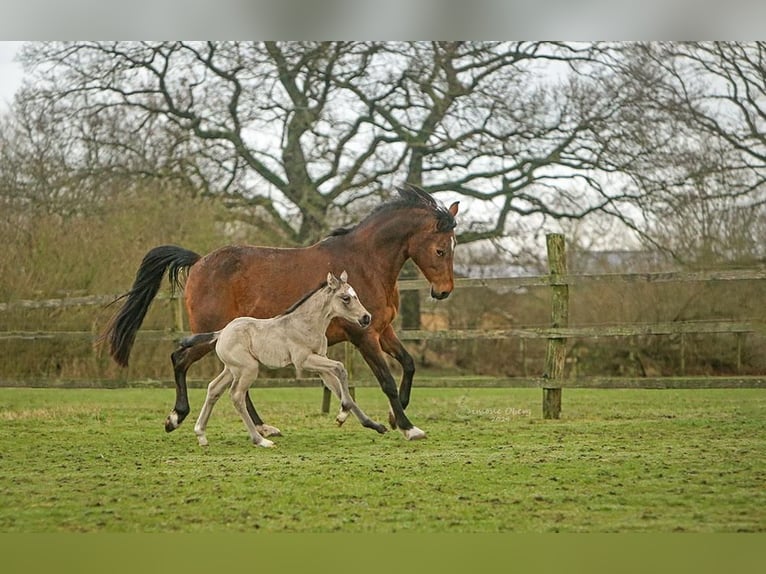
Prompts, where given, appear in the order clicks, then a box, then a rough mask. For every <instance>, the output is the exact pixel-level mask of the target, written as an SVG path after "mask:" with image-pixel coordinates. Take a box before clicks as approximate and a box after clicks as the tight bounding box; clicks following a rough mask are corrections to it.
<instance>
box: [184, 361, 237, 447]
mask: <svg viewBox="0 0 766 574" xmlns="http://www.w3.org/2000/svg"><path fill="white" fill-rule="evenodd" d="M233 380H234V378H233V377H232V375H231V371H229V369H228V368H227V367H224V368H223V371H221V372H220V373H219V374H218V376H217V377H216V378H215V379H213V380H212V381H211V382H210V384H209V385H208V386H207V396H206V397H205V404H204V405H202V410H201V411H200V413H199V416H198V417H197V422H196V424H195V425H194V432H195V434H196V435H197V440H198V441H199V444H200V446H207V445H208V442H207V437H206V436H205V429H206V428H207V422H208V420H209V419H210V413H212V412H213V407H214V406H215V403H216V402H218V399H220V398H221V395H222V394H223V393H224V391H225V390H226V387H228V386H229V385H230V384H231V383H232V381H233Z"/></svg>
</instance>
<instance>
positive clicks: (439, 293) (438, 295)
mask: <svg viewBox="0 0 766 574" xmlns="http://www.w3.org/2000/svg"><path fill="white" fill-rule="evenodd" d="M450 293H452V291H434V290H433V289H431V297H433V298H434V299H438V300H442V299H446V298H447V297H449V295H450Z"/></svg>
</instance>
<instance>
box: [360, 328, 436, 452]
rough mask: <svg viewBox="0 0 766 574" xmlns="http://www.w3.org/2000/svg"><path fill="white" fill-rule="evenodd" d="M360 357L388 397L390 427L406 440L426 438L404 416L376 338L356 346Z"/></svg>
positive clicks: (394, 385) (370, 338)
mask: <svg viewBox="0 0 766 574" xmlns="http://www.w3.org/2000/svg"><path fill="white" fill-rule="evenodd" d="M357 347H358V349H359V351H360V352H361V353H362V357H364V360H365V361H366V362H367V364H368V365H369V366H370V369H371V370H372V373H373V374H374V375H375V378H376V379H378V383H379V384H380V388H381V389H382V390H383V393H384V394H385V395H386V396H387V397H388V403H389V406H390V409H391V419H392V420H391V426H392V428H398V429H399V430H400V431H402V434H404V437H405V438H406V439H407V440H417V439H421V438H425V437H426V433H425V432H423V431H422V430H420V429H419V428H418V427H416V426H415V425H413V424H412V422H410V419H408V418H407V415H405V414H404V407H403V406H402V403H401V401H400V400H399V393H398V392H397V390H396V381H394V377H393V376H392V375H391V371H390V370H389V368H388V365H387V364H386V358H385V356H384V354H383V349H382V348H381V346H380V341H379V340H378V338H377V337H374V336H373V337H366V338H364V339H362V340H361V341H360V342H359V344H358V345H357Z"/></svg>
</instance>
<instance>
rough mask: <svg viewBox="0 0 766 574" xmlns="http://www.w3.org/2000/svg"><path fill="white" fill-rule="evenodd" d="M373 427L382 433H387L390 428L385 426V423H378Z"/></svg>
mask: <svg viewBox="0 0 766 574" xmlns="http://www.w3.org/2000/svg"><path fill="white" fill-rule="evenodd" d="M373 428H374V429H375V430H376V431H378V432H379V433H380V434H386V433H387V432H388V429H387V428H386V427H385V425H381V424H376V426H375V427H373Z"/></svg>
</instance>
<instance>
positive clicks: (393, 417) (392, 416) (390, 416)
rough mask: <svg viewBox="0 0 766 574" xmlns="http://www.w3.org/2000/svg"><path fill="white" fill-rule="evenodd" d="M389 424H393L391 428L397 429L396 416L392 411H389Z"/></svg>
mask: <svg viewBox="0 0 766 574" xmlns="http://www.w3.org/2000/svg"><path fill="white" fill-rule="evenodd" d="M388 424H389V425H391V430H396V416H394V413H392V412H391V411H388Z"/></svg>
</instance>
